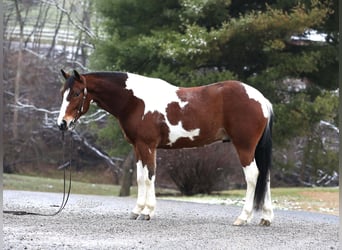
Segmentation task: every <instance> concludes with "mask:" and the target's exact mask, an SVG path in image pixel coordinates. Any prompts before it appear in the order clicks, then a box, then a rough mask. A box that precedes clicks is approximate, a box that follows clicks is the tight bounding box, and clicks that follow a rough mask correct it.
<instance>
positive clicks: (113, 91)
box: [88, 78, 129, 118]
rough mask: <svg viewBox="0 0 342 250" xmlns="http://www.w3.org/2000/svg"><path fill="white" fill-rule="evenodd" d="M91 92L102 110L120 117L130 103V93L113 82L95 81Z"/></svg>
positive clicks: (90, 88) (113, 80)
mask: <svg viewBox="0 0 342 250" xmlns="http://www.w3.org/2000/svg"><path fill="white" fill-rule="evenodd" d="M88 88H89V92H90V93H91V94H92V95H93V96H92V97H93V101H94V102H95V103H96V104H97V105H98V106H99V107H100V108H102V109H104V110H106V111H107V112H109V113H111V114H112V115H114V116H115V117H117V118H118V117H119V116H120V114H121V113H122V112H123V109H124V107H125V106H126V104H127V101H128V98H129V96H128V93H127V91H125V90H124V88H122V87H121V86H120V85H119V84H116V83H115V78H113V79H112V80H110V79H108V80H103V79H95V80H94V81H92V86H89V87H88Z"/></svg>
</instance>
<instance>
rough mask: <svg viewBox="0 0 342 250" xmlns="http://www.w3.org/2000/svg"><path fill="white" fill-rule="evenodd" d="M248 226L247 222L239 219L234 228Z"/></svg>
mask: <svg viewBox="0 0 342 250" xmlns="http://www.w3.org/2000/svg"><path fill="white" fill-rule="evenodd" d="M246 224H247V221H246V220H241V219H239V218H237V219H236V221H235V222H234V223H233V226H244V225H246Z"/></svg>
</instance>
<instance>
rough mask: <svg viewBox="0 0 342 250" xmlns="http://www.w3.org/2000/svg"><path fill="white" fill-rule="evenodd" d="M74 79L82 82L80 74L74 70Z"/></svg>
mask: <svg viewBox="0 0 342 250" xmlns="http://www.w3.org/2000/svg"><path fill="white" fill-rule="evenodd" d="M74 77H75V78H76V80H78V81H82V80H81V76H80V74H79V73H78V72H77V71H76V70H74Z"/></svg>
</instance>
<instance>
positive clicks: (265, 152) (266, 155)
mask: <svg viewBox="0 0 342 250" xmlns="http://www.w3.org/2000/svg"><path fill="white" fill-rule="evenodd" d="M272 123H273V113H272V111H271V112H270V117H269V121H268V124H267V126H266V128H265V130H264V133H263V135H262V137H261V139H260V141H259V143H258V145H257V147H256V149H255V161H256V164H257V167H258V169H259V176H258V180H257V184H256V187H255V195H254V209H256V210H259V209H261V208H262V206H263V204H264V198H265V194H266V186H267V181H269V180H268V178H269V173H270V169H271V165H272Z"/></svg>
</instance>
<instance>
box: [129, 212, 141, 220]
mask: <svg viewBox="0 0 342 250" xmlns="http://www.w3.org/2000/svg"><path fill="white" fill-rule="evenodd" d="M138 217H139V214H136V213H133V212H132V213H131V214H130V215H129V218H130V219H131V220H136V219H137V218H138Z"/></svg>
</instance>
